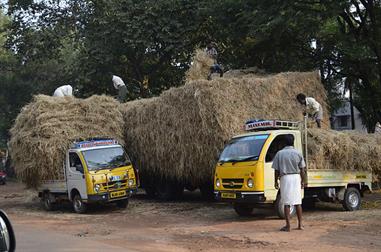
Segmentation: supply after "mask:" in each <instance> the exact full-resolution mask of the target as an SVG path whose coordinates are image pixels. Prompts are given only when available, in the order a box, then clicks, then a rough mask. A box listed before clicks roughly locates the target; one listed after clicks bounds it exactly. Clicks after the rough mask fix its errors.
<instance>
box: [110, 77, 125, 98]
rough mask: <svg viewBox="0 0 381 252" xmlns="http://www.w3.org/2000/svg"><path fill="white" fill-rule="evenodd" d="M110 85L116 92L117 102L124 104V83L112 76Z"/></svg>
mask: <svg viewBox="0 0 381 252" xmlns="http://www.w3.org/2000/svg"><path fill="white" fill-rule="evenodd" d="M112 83H113V84H114V87H115V89H117V90H118V101H119V102H125V101H126V97H127V87H126V84H124V81H123V80H122V78H120V77H119V76H116V75H113V76H112Z"/></svg>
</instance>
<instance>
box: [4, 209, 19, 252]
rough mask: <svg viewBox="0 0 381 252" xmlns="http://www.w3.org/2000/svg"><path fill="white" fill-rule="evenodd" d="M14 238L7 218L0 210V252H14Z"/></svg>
mask: <svg viewBox="0 0 381 252" xmlns="http://www.w3.org/2000/svg"><path fill="white" fill-rule="evenodd" d="M15 249H16V237H15V233H14V232H13V228H12V225H11V222H10V221H9V218H8V216H7V215H6V214H5V213H4V212H3V211H2V210H0V251H6V252H14V251H15Z"/></svg>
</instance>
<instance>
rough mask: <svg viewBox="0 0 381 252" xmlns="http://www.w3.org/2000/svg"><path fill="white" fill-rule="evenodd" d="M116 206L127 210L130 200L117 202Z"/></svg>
mask: <svg viewBox="0 0 381 252" xmlns="http://www.w3.org/2000/svg"><path fill="white" fill-rule="evenodd" d="M116 206H117V207H119V208H122V209H125V208H127V206H128V199H124V200H119V201H117V202H116Z"/></svg>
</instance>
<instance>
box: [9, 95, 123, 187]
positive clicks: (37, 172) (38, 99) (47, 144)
mask: <svg viewBox="0 0 381 252" xmlns="http://www.w3.org/2000/svg"><path fill="white" fill-rule="evenodd" d="M119 106H120V104H119V103H118V102H117V101H116V100H115V99H113V98H111V97H107V96H92V97H90V98H87V99H77V98H72V97H51V96H45V95H38V96H35V97H34V98H33V101H32V102H31V103H29V104H28V105H27V106H25V107H24V108H23V109H22V111H21V112H20V114H19V115H18V116H17V118H16V122H15V124H14V126H13V127H12V129H11V131H10V132H11V140H10V146H9V147H10V152H11V155H12V159H13V162H14V166H15V171H16V174H17V176H18V177H19V178H21V179H22V181H23V182H25V183H26V184H27V185H28V186H31V187H35V186H38V184H39V183H40V181H41V180H49V179H59V178H61V177H62V175H63V174H62V172H63V170H62V164H63V160H64V156H65V153H66V151H67V150H68V148H69V146H70V144H71V143H72V142H73V140H76V139H86V138H90V137H113V138H116V139H117V140H119V141H123V138H122V135H123V130H122V128H123V127H122V126H123V117H122V114H121V113H120V111H119Z"/></svg>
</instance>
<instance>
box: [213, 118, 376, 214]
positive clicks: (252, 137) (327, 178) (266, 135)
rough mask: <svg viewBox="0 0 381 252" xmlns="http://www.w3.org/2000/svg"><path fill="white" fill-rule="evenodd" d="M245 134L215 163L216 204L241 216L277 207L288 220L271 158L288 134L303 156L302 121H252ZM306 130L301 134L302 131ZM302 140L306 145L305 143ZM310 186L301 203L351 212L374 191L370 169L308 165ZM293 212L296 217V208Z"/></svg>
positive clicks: (305, 191) (305, 190) (237, 137)
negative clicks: (365, 194)
mask: <svg viewBox="0 0 381 252" xmlns="http://www.w3.org/2000/svg"><path fill="white" fill-rule="evenodd" d="M244 127H245V130H246V131H247V133H246V134H243V135H238V136H235V137H233V138H232V139H231V140H230V141H229V142H228V143H227V144H226V146H225V148H224V150H223V152H222V153H221V156H220V158H219V161H218V163H217V165H216V169H215V175H214V193H215V197H216V199H217V200H220V201H228V202H232V203H233V206H234V209H235V211H236V212H237V214H239V215H241V216H247V215H251V213H252V211H253V208H254V207H258V206H260V205H269V204H274V206H275V210H276V212H277V214H278V216H279V217H281V218H284V210H283V209H284V207H283V205H282V203H281V199H280V193H278V190H277V189H276V188H275V187H274V170H273V169H272V160H273V158H274V156H275V154H276V153H277V152H278V151H279V150H280V148H281V147H282V145H281V144H280V143H281V142H282V141H283V139H282V138H284V136H286V135H290V134H291V135H293V136H294V139H295V142H294V147H295V148H296V149H297V150H299V151H300V152H302V153H303V152H304V156H305V159H306V162H307V163H308V160H307V157H306V151H305V150H306V147H307V144H308V143H307V141H306V140H305V139H306V137H305V134H302V132H303V131H304V132H305V130H302V129H301V128H300V123H298V122H291V121H280V120H251V121H248V122H247V123H246V124H245V126H244ZM304 132H303V133H304ZM302 140H303V142H302ZM307 181H308V187H306V188H304V190H303V197H304V199H303V201H304V203H308V204H309V205H310V206H311V205H313V204H314V202H315V201H317V200H320V201H332V202H333V201H339V202H341V203H342V204H343V206H344V208H345V209H346V210H349V211H353V210H357V209H359V208H360V205H361V196H362V195H363V192H364V191H366V190H371V182H372V174H371V172H369V171H341V170H332V169H330V170H327V169H323V167H322V169H316V170H310V169H308V166H307ZM291 213H292V214H295V209H294V207H291Z"/></svg>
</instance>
